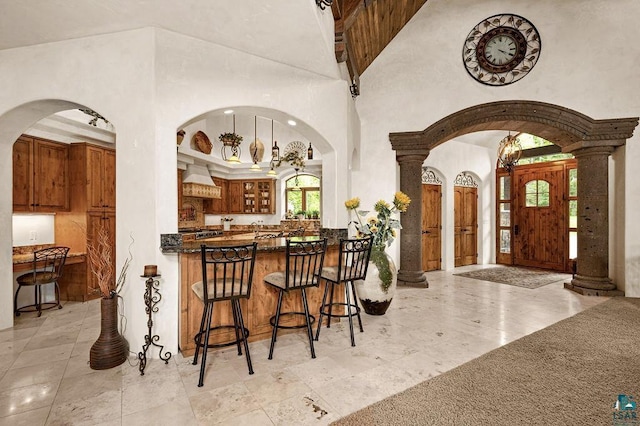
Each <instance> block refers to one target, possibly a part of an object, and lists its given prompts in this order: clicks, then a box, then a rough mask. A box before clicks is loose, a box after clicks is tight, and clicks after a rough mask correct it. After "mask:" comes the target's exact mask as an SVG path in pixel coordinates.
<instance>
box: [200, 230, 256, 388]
mask: <svg viewBox="0 0 640 426" xmlns="http://www.w3.org/2000/svg"><path fill="white" fill-rule="evenodd" d="M256 247H257V243H256V242H253V243H251V244H246V245H238V246H226V247H207V246H206V245H205V244H203V245H201V246H200V251H201V258H202V281H198V282H196V283H195V284H193V285H192V286H191V289H192V290H193V292H194V293H195V295H196V296H197V297H198V299H200V300H201V301H202V303H203V304H204V309H203V312H202V320H201V321H200V331H199V332H198V333H197V334H196V335H195V338H194V340H195V343H196V352H195V354H194V356H193V365H196V364H198V354H199V352H200V349H201V348H202V361H201V365H200V379H199V381H198V387H201V386H202V385H203V384H204V371H205V364H206V362H207V350H208V349H209V348H216V347H221V346H231V345H234V344H235V345H237V346H238V355H242V349H241V347H240V343H241V342H242V343H243V344H244V351H245V357H246V358H247V366H248V368H249V374H253V366H252V365H251V354H250V353H249V344H248V342H247V339H248V337H249V330H248V329H247V328H246V327H245V326H244V319H243V318H242V308H241V306H240V299H248V298H249V296H250V295H251V285H252V282H253V268H254V265H255V261H256ZM205 283H206V284H205ZM225 300H229V301H230V302H231V310H232V314H233V325H219V326H215V327H212V326H211V319H212V317H213V305H214V304H215V302H221V301H225ZM223 328H228V329H233V330H234V331H235V340H233V341H232V342H226V343H218V344H210V343H209V336H210V335H211V330H216V329H223Z"/></svg>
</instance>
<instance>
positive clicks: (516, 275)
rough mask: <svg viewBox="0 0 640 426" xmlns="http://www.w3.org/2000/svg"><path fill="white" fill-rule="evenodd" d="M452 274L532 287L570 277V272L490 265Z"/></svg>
mask: <svg viewBox="0 0 640 426" xmlns="http://www.w3.org/2000/svg"><path fill="white" fill-rule="evenodd" d="M453 275H458V276H461V277H467V278H474V279H477V280H482V281H491V282H494V283H501V284H509V285H514V286H518V287H524V288H532V289H533V288H538V287H542V286H543V285H547V284H551V283H554V282H557V281H560V280H567V281H568V280H570V279H571V275H570V274H563V273H559V272H555V271H547V270H544V269H534V268H522V267H518V266H491V267H489V268H483V269H477V270H475V271H470V272H462V273H459V274H453Z"/></svg>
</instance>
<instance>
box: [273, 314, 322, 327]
mask: <svg viewBox="0 0 640 426" xmlns="http://www.w3.org/2000/svg"><path fill="white" fill-rule="evenodd" d="M283 315H302V316H303V317H304V316H305V313H304V312H280V320H282V316H283ZM309 318H310V319H311V324H313V323H314V322H316V317H314V316H313V315H309ZM269 323H270V324H271V326H273V327H275V326H276V316H275V315H273V316H272V317H271V318H269ZM306 326H307V324H306V323H304V324H299V325H281V324H278V328H286V329H292V328H305V327H306Z"/></svg>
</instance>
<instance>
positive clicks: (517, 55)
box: [462, 13, 541, 86]
mask: <svg viewBox="0 0 640 426" xmlns="http://www.w3.org/2000/svg"><path fill="white" fill-rule="evenodd" d="M540 48H541V41H540V34H539V33H538V30H537V29H536V27H535V26H534V25H533V24H532V23H531V22H529V21H528V20H526V19H525V18H523V17H522V16H518V15H513V14H505V13H503V14H499V15H494V16H491V17H489V18H487V19H484V20H483V21H482V22H480V23H479V24H478V25H476V26H475V27H474V28H473V29H472V30H471V32H470V33H469V35H468V36H467V38H466V40H465V42H464V46H463V48H462V60H463V61H464V65H465V67H466V69H467V72H468V73H469V75H471V77H473V78H474V79H476V80H478V81H479V82H480V83H484V84H487V85H490V86H505V85H507V84H511V83H515V82H516V81H518V80H520V79H521V78H522V77H524V76H525V75H527V73H529V71H531V69H532V68H533V66H534V65H535V64H536V62H538V58H539V57H540Z"/></svg>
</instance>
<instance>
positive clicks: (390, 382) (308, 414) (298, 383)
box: [0, 266, 606, 426]
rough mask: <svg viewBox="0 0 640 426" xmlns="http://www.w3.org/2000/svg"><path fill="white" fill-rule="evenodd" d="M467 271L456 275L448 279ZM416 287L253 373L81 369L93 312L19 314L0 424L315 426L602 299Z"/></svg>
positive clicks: (180, 363) (0, 392)
mask: <svg viewBox="0 0 640 426" xmlns="http://www.w3.org/2000/svg"><path fill="white" fill-rule="evenodd" d="M475 267H476V266H472V267H465V268H458V269H456V271H455V272H462V271H465V270H469V269H473V268H475ZM427 276H428V279H429V283H430V287H429V288H428V289H414V288H399V289H398V290H397V293H396V296H395V298H394V300H393V302H392V304H391V307H390V309H389V311H388V312H387V314H386V315H384V316H379V317H376V316H369V315H365V314H363V323H364V328H365V332H364V333H359V332H356V344H357V346H356V347H351V346H350V344H349V333H348V326H346V325H347V323H346V321H345V322H344V323H343V324H338V325H334V326H332V327H331V329H326V328H323V330H322V332H321V335H320V341H319V342H317V343H316V353H317V358H316V359H311V358H310V355H309V350H308V343H307V341H306V340H305V339H306V336H305V334H304V333H303V332H300V333H295V334H288V335H284V336H282V337H281V338H279V339H278V344H277V346H276V350H275V354H274V359H273V360H271V361H269V360H267V353H268V343H269V342H268V341H260V342H253V343H251V344H250V349H251V357H252V359H253V365H254V370H255V374H254V375H251V376H250V375H249V374H248V373H247V366H246V362H245V358H244V357H238V356H237V354H236V352H235V349H226V350H223V351H215V352H213V351H212V352H210V356H209V359H208V368H207V372H206V376H205V384H204V387H202V388H198V387H197V386H196V384H197V380H198V373H199V366H193V365H191V358H190V357H189V358H183V357H182V356H181V355H180V354H177V355H174V357H173V358H172V359H171V360H170V362H169V364H168V365H165V364H164V362H161V361H159V360H157V359H152V360H150V362H149V364H148V365H147V370H146V374H145V375H144V376H140V374H139V372H138V368H137V366H136V365H135V363H136V359H135V358H132V359H131V360H130V362H125V363H124V364H123V365H122V366H120V367H116V368H113V369H110V370H107V371H94V370H91V369H90V368H89V365H88V361H89V348H90V347H91V345H92V344H93V342H94V341H95V339H96V338H97V336H98V334H99V322H100V308H99V306H100V305H99V302H97V301H93V302H88V303H72V302H69V303H67V304H65V306H64V309H62V310H51V311H47V312H46V313H45V314H43V316H42V317H41V318H37V317H35V315H33V314H27V315H22V316H21V317H20V318H18V320H17V321H16V325H15V327H13V328H12V329H8V330H3V331H0V425H12V426H15V425H30V426H31V425H152V424H166V425H176V424H181V425H184V426H186V425H191V424H202V425H208V424H230V425H231V424H232V425H251V426H254V425H316V424H317V425H326V424H329V423H330V422H331V421H333V420H336V419H338V418H340V417H341V416H344V415H346V414H348V413H351V412H354V411H356V410H358V409H360V408H362V407H364V406H366V405H368V404H371V403H373V402H375V401H378V400H381V399H383V398H385V397H387V396H390V395H392V394H394V393H397V392H399V391H402V390H404V389H406V388H408V387H410V386H412V385H415V384H417V383H419V382H421V381H424V380H427V379H429V378H430V377H434V376H436V375H438V374H440V373H443V372H445V371H447V370H449V369H451V368H453V367H456V366H458V365H460V364H462V363H464V362H467V361H469V360H471V359H473V358H476V357H478V356H479V355H482V354H484V353H486V352H488V351H491V350H492V349H495V348H497V347H499V346H502V345H504V344H506V343H509V342H511V341H513V340H515V339H518V338H520V337H522V336H525V335H527V334H529V333H532V332H534V331H536V330H539V329H542V328H544V327H547V326H549V325H551V324H553V323H555V322H557V321H560V320H562V319H564V318H567V317H569V316H572V315H574V314H576V313H578V312H580V311H582V310H584V309H586V308H589V307H591V306H594V305H596V304H598V303H601V302H603V301H605V300H606V298H596V297H586V296H580V295H578V294H576V293H573V292H570V291H568V290H565V289H564V288H563V286H562V282H557V283H553V284H550V285H546V286H543V287H540V288H538V289H535V290H529V289H524V288H519V287H513V286H509V285H504V284H497V283H489V282H483V281H478V280H474V279H469V278H463V277H458V276H454V275H452V272H443V271H437V272H432V273H429V274H428V275H427Z"/></svg>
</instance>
